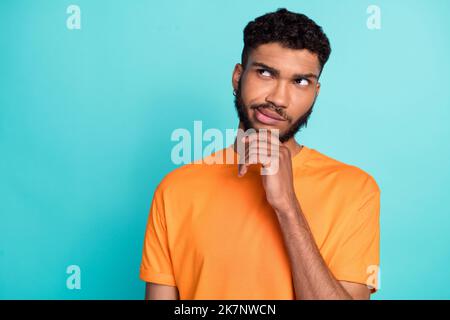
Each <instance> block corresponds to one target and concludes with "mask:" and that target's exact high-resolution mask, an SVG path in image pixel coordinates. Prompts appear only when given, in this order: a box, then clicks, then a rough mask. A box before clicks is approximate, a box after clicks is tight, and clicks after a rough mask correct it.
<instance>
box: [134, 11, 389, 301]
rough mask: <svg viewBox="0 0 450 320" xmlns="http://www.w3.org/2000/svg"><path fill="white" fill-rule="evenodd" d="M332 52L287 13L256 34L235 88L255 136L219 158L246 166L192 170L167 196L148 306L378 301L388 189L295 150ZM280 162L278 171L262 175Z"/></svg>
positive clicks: (152, 259)
mask: <svg viewBox="0 0 450 320" xmlns="http://www.w3.org/2000/svg"><path fill="white" fill-rule="evenodd" d="M330 52H331V49H330V45H329V41H328V38H327V37H326V35H325V34H324V33H323V31H322V29H321V27H319V26H318V25H316V24H315V22H314V21H312V20H310V19H309V18H308V17H306V16H305V15H301V14H296V13H293V12H290V11H287V10H286V9H279V10H278V11H276V12H273V13H269V14H266V15H263V16H261V17H259V18H257V19H256V20H254V21H252V22H250V23H249V24H248V25H247V26H246V28H245V29H244V49H243V53H242V61H241V64H237V65H236V66H235V69H234V72H233V76H232V84H233V88H234V94H235V96H236V99H235V104H236V109H237V112H238V115H239V119H240V122H239V128H240V129H243V130H248V129H254V131H255V132H254V133H253V134H250V135H248V136H245V137H243V138H242V137H241V136H238V138H237V139H236V141H235V143H234V144H233V145H232V146H229V147H228V148H226V149H223V150H220V151H219V152H217V153H215V154H214V156H215V157H217V156H218V157H219V158H220V157H225V155H226V154H227V152H229V151H231V152H232V154H233V156H234V158H235V159H236V157H239V159H243V158H245V160H246V161H245V162H244V163H240V164H236V162H234V163H232V164H227V163H225V164H213V165H211V164H205V163H203V164H201V163H191V164H188V165H185V166H182V167H180V168H177V169H176V170H174V171H172V172H171V173H169V174H168V175H167V176H166V177H165V178H164V179H163V180H162V181H161V183H160V184H159V185H158V187H157V188H156V190H155V194H154V198H153V202H152V206H151V209H150V216H149V220H148V224H147V231H146V236H145V242H144V250H143V259H142V265H141V269H140V277H141V278H142V279H143V280H144V281H146V282H147V287H146V298H147V299H369V298H370V294H371V293H373V292H374V291H376V289H377V281H376V276H377V268H378V264H379V197H380V190H379V188H378V185H377V183H376V182H375V180H374V179H373V178H372V177H371V176H370V175H369V174H367V173H366V172H364V171H362V170H361V169H359V168H357V167H354V166H351V165H347V164H344V163H342V162H339V161H337V160H335V159H332V158H330V157H327V156H326V155H324V154H322V153H320V152H318V151H316V150H314V149H311V148H308V147H306V146H304V145H299V144H298V143H297V142H296V141H295V139H294V135H295V133H296V132H298V131H299V129H300V128H302V127H303V126H305V125H306V124H307V121H308V117H309V116H310V114H311V112H312V108H313V105H314V102H315V101H316V98H317V96H318V94H319V91H320V83H319V77H320V74H321V72H322V69H323V67H324V65H325V63H326V61H327V60H328V57H329V55H330ZM262 129H267V130H268V131H269V132H270V133H272V132H277V133H278V139H277V138H274V137H277V136H276V135H275V136H274V135H272V134H269V135H267V137H263V135H262V134H261V132H262V131H263V130H262ZM277 130H278V131H277ZM241 138H242V140H241ZM238 143H244V144H245V146H246V148H244V153H242V151H241V152H239V151H238V148H237V147H236V146H237V145H238ZM274 145H276V146H277V148H272V147H273V146H274ZM270 150H277V152H272V151H270ZM264 152H266V153H265V155H270V156H272V157H269V159H268V158H267V157H265V156H263V153H264ZM274 159H276V160H277V162H278V165H277V168H278V170H276V172H275V173H273V174H266V175H263V174H261V170H260V169H262V168H270V167H271V165H272V163H273V161H274ZM205 162H206V161H205Z"/></svg>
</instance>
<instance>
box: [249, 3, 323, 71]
mask: <svg viewBox="0 0 450 320" xmlns="http://www.w3.org/2000/svg"><path fill="white" fill-rule="evenodd" d="M272 42H276V43H280V44H281V45H282V46H284V47H286V48H290V49H306V50H308V51H310V52H312V53H314V54H316V55H317V57H318V59H319V63H320V69H321V70H322V69H323V67H324V65H325V63H326V62H327V60H328V58H329V56H330V53H331V47H330V42H329V40H328V38H327V36H326V35H325V33H324V32H323V31H322V28H321V27H320V26H318V25H317V24H316V23H315V22H314V21H313V20H311V19H310V18H308V17H307V16H305V15H304V14H300V13H295V12H291V11H289V10H287V9H285V8H280V9H278V10H277V11H275V12H270V13H266V14H265V15H262V16H260V17H258V18H256V19H255V20H253V21H251V22H249V23H248V24H247V26H246V27H245V28H244V49H243V50H242V57H241V62H242V66H243V67H244V68H245V67H246V65H247V60H248V56H249V54H250V52H251V50H252V49H256V48H257V47H258V46H259V45H262V44H266V43H272Z"/></svg>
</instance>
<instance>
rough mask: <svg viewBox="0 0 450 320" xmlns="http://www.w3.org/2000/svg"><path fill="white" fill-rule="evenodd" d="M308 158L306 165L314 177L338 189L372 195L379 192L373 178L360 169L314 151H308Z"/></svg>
mask: <svg viewBox="0 0 450 320" xmlns="http://www.w3.org/2000/svg"><path fill="white" fill-rule="evenodd" d="M310 153H311V154H310V156H309V159H308V161H307V163H306V166H307V167H308V169H309V170H310V171H311V172H312V173H313V174H316V175H319V176H321V177H323V178H327V180H329V181H331V182H332V183H334V184H335V185H336V186H338V187H339V188H340V189H343V190H346V191H349V192H350V193H352V191H353V192H357V193H359V194H361V193H364V194H372V193H376V192H378V193H379V192H380V188H379V186H378V183H377V181H376V180H375V178H374V177H373V176H372V175H371V174H370V173H369V172H367V171H365V170H363V169H362V168H360V167H358V166H356V165H353V164H349V163H345V162H343V161H339V160H337V159H335V158H332V157H330V156H328V155H326V154H324V153H322V152H319V151H317V150H315V149H310Z"/></svg>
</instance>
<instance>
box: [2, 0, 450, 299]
mask: <svg viewBox="0 0 450 320" xmlns="http://www.w3.org/2000/svg"><path fill="white" fill-rule="evenodd" d="M70 4H76V5H79V6H80V8H81V27H82V28H81V30H68V29H67V28H66V19H67V17H68V16H69V15H68V14H66V8H67V6H68V5H70ZM371 4H375V5H378V6H380V8H381V30H369V29H368V28H367V27H366V20H367V18H368V16H369V15H368V14H367V13H366V9H367V7H368V6H369V5H371ZM278 7H286V8H288V9H290V10H293V11H297V12H302V13H305V14H307V15H308V16H310V17H311V18H312V19H314V20H315V21H316V22H317V23H318V24H320V25H322V26H323V28H324V30H325V32H326V33H327V35H328V36H329V38H330V40H331V44H332V48H333V52H332V55H331V58H330V60H329V62H328V64H327V65H326V67H325V70H324V73H323V76H322V80H321V82H322V90H321V94H320V97H319V98H318V100H317V103H316V107H315V111H314V112H313V114H312V117H311V120H310V122H309V125H308V128H307V129H306V130H304V131H302V132H301V133H300V134H299V135H298V136H297V138H298V141H299V142H300V143H302V144H305V145H307V146H309V147H311V148H314V149H317V150H319V151H320V152H323V153H325V154H327V155H329V156H331V157H334V158H336V159H338V160H341V161H344V162H347V163H350V164H354V165H357V166H359V167H361V168H362V169H364V170H365V171H367V172H368V173H370V174H371V175H373V176H374V177H375V179H376V180H377V182H378V184H379V186H380V188H381V192H382V198H381V202H382V203H381V288H380V291H379V292H378V293H377V294H375V295H374V296H373V298H374V299H432V298H437V299H448V298H450V276H449V271H448V270H449V265H450V232H449V231H450V228H449V227H450V214H449V213H450V203H449V201H448V199H449V197H448V195H449V189H450V170H449V164H450V151H449V150H450V148H449V147H448V145H449V138H450V129H449V125H448V122H449V121H450V98H449V88H450V81H449V74H450V63H449V57H450V40H449V39H450V22H449V21H450V2H449V1H446V0H440V1H437V0H435V1H429V0H420V1H406V0H395V1H392V0H389V1H387V0H375V1H364V0H359V1H356V0H354V1H351V0H344V1H298V0H297V1H256V0H254V1H242V0H239V1H238V0H233V1H229V0H227V1H225V0H222V1H211V0H202V1H143V0H142V1H137V0H135V1H100V0H99V1H87V0H77V1H73V2H72V1H31V0H30V1H18V0H14V1H12V0H11V1H5V0H3V1H1V2H0V152H1V156H0V214H1V219H0V298H2V299H16V298H18V299H141V298H143V294H144V283H143V282H141V281H140V280H139V278H138V271H139V264H140V260H141V250H142V241H143V236H144V230H145V223H146V221H147V215H148V210H149V208H150V203H151V199H152V195H153V191H154V189H155V187H156V185H157V184H158V182H159V181H160V180H161V179H162V178H163V177H164V175H165V174H166V173H168V172H169V171H171V170H172V169H174V168H175V167H176V166H175V165H174V164H172V163H171V161H170V151H171V148H172V147H173V146H174V145H175V142H172V141H171V140H170V135H171V133H172V131H173V130H174V129H176V128H187V129H189V130H191V132H192V130H193V121H194V120H202V121H203V128H204V130H205V129H207V128H213V127H214V128H219V129H221V130H225V129H226V128H236V126H237V122H238V121H237V116H236V113H235V110H234V105H233V99H232V98H233V96H232V88H231V72H232V69H233V67H234V64H235V63H236V62H239V60H240V53H241V50H242V29H243V28H244V26H245V25H246V23H247V22H248V21H250V20H252V19H254V18H255V17H257V16H259V15H261V14H264V13H266V12H269V11H273V10H275V9H276V8H278ZM72 264H76V265H79V266H80V268H81V290H68V289H67V288H66V279H67V277H68V275H67V274H66V268H67V266H69V265H72Z"/></svg>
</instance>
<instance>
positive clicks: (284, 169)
mask: <svg viewBox="0 0 450 320" xmlns="http://www.w3.org/2000/svg"><path fill="white" fill-rule="evenodd" d="M241 141H242V142H245V144H246V146H247V147H246V148H245V154H243V155H242V156H243V157H244V158H245V162H244V164H240V165H239V166H238V175H239V176H243V175H245V173H246V172H247V166H248V165H249V164H252V163H258V162H259V163H261V164H262V165H263V167H264V168H267V169H269V170H268V172H269V173H268V174H263V175H262V176H261V177H262V184H263V186H264V189H265V191H266V198H267V201H268V203H269V204H270V205H271V206H272V208H273V209H274V211H275V213H276V216H277V219H278V222H279V224H280V229H281V233H282V235H283V240H284V243H285V247H286V248H287V253H288V256H289V261H290V265H291V270H292V275H293V284H294V290H295V295H296V298H297V299H368V298H369V297H370V291H369V288H368V287H367V286H365V285H364V284H358V283H351V282H346V281H338V280H337V279H335V277H334V276H333V274H332V272H331V271H330V270H329V268H328V266H327V265H326V263H325V261H324V260H323V258H322V256H321V254H320V251H319V249H318V247H317V245H316V243H315V240H314V237H313V234H312V232H311V230H310V228H309V225H308V222H307V220H306V218H305V216H304V214H303V212H302V210H301V207H300V204H299V202H298V200H297V197H296V194H295V190H294V184H293V174H292V163H291V153H290V150H289V148H287V147H286V146H285V145H283V144H281V145H278V140H277V139H274V138H272V137H271V136H269V137H261V136H259V134H258V133H256V134H251V135H249V136H247V137H244V138H242V140H241ZM273 144H276V146H275V147H274V146H273ZM269 146H270V148H269ZM267 155H270V156H269V157H267ZM272 161H274V164H276V165H275V166H272ZM272 169H273V170H272Z"/></svg>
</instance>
